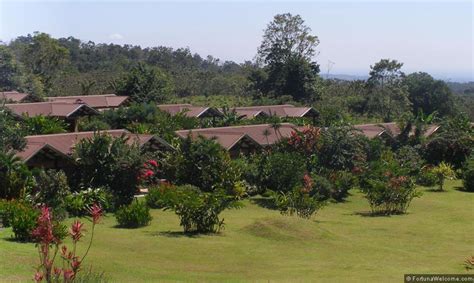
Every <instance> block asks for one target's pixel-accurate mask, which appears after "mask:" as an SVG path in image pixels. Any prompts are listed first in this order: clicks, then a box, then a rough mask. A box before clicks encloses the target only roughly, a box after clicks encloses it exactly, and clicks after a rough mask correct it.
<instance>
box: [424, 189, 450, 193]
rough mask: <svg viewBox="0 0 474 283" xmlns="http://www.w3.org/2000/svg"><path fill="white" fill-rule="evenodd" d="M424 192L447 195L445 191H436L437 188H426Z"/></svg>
mask: <svg viewBox="0 0 474 283" xmlns="http://www.w3.org/2000/svg"><path fill="white" fill-rule="evenodd" d="M424 191H425V192H429V193H447V192H448V191H447V190H442V191H441V190H440V189H437V188H428V189H426V190H424Z"/></svg>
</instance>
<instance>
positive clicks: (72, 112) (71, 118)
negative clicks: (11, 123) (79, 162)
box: [5, 102, 99, 131]
mask: <svg viewBox="0 0 474 283" xmlns="http://www.w3.org/2000/svg"><path fill="white" fill-rule="evenodd" d="M5 107H7V108H8V109H10V110H11V111H12V112H13V114H15V115H17V116H18V117H23V116H27V117H34V116H39V115H42V116H50V117H56V118H59V119H63V120H65V121H66V122H68V123H69V124H70V125H71V129H74V131H77V120H78V119H79V118H80V117H85V116H91V115H98V114H99V112H98V111H97V110H95V109H94V108H91V107H90V106H89V105H87V104H71V103H63V102H36V103H17V104H5Z"/></svg>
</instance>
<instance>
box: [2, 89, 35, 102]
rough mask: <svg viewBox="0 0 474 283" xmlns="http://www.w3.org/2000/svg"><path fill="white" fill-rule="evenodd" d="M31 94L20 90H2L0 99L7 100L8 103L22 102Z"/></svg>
mask: <svg viewBox="0 0 474 283" xmlns="http://www.w3.org/2000/svg"><path fill="white" fill-rule="evenodd" d="M29 97H30V95H29V94H28V93H21V92H18V91H2V92H0V101H2V102H3V101H5V102H7V103H9V102H11V103H21V102H25V101H27V100H28V99H29Z"/></svg>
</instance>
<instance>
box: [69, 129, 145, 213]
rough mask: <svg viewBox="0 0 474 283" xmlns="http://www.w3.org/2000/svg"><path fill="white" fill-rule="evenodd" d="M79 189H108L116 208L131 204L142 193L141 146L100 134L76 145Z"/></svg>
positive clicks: (123, 138) (124, 139)
mask: <svg viewBox="0 0 474 283" xmlns="http://www.w3.org/2000/svg"><path fill="white" fill-rule="evenodd" d="M74 157H75V159H76V161H77V162H76V163H77V170H76V178H75V182H76V187H80V185H83V186H90V187H93V188H98V187H107V188H108V189H109V190H110V192H111V193H112V195H113V198H114V200H113V201H114V205H116V206H117V207H118V206H120V205H122V204H129V203H130V202H131V201H132V200H133V196H134V195H135V193H136V192H137V190H138V182H139V180H138V178H137V177H138V176H139V174H140V171H141V169H142V165H143V158H142V155H141V152H140V149H139V147H138V145H137V144H131V145H130V144H129V141H128V138H126V137H125V136H122V137H116V138H114V137H111V136H110V135H107V134H96V135H94V137H92V138H91V139H84V140H82V141H80V142H79V143H77V144H76V146H75V151H74Z"/></svg>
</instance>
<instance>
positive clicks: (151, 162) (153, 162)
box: [148, 159, 158, 167]
mask: <svg viewBox="0 0 474 283" xmlns="http://www.w3.org/2000/svg"><path fill="white" fill-rule="evenodd" d="M148 164H150V165H153V166H154V167H158V162H156V160H153V159H151V160H148Z"/></svg>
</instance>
